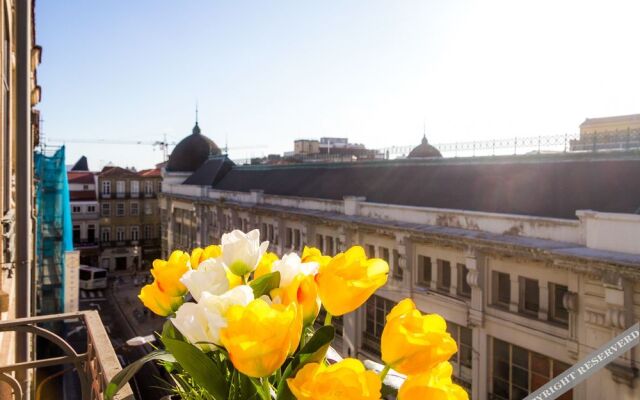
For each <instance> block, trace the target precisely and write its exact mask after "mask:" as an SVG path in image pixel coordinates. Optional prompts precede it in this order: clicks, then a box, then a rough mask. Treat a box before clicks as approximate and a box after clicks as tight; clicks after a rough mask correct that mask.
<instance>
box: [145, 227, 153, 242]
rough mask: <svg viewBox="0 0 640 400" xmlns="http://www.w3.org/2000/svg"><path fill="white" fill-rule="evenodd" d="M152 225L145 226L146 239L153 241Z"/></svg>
mask: <svg viewBox="0 0 640 400" xmlns="http://www.w3.org/2000/svg"><path fill="white" fill-rule="evenodd" d="M151 229H152V228H151V225H145V226H144V239H153V238H152V237H151Z"/></svg>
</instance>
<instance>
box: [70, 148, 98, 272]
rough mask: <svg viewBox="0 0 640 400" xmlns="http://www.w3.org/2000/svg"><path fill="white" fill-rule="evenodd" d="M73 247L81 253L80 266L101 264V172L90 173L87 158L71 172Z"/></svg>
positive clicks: (78, 163) (82, 158) (75, 165)
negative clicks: (99, 191) (99, 173)
mask: <svg viewBox="0 0 640 400" xmlns="http://www.w3.org/2000/svg"><path fill="white" fill-rule="evenodd" d="M67 177H68V179H69V197H70V200H71V218H72V223H73V248H74V249H75V250H78V251H80V264H82V265H89V266H92V267H97V266H99V265H100V263H99V256H100V247H99V244H100V242H99V238H98V232H99V231H100V212H99V211H100V208H99V204H98V185H97V173H96V172H92V171H89V165H88V162H87V158H86V157H84V156H82V157H81V158H80V159H79V160H78V161H77V162H76V163H75V164H74V165H73V167H72V168H71V169H70V170H69V171H68V172H67Z"/></svg>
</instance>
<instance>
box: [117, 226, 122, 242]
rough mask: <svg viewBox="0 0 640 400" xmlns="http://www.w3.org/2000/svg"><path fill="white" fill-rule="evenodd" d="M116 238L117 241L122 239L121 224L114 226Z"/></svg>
mask: <svg viewBox="0 0 640 400" xmlns="http://www.w3.org/2000/svg"><path fill="white" fill-rule="evenodd" d="M116 240H117V241H122V240H124V227H123V226H119V227H117V228H116Z"/></svg>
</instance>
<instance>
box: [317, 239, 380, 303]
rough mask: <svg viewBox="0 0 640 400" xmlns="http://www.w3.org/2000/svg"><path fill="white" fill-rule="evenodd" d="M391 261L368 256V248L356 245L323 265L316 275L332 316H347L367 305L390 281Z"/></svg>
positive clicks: (322, 297)
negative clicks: (375, 293)
mask: <svg viewBox="0 0 640 400" xmlns="http://www.w3.org/2000/svg"><path fill="white" fill-rule="evenodd" d="M388 273H389V264H387V262H386V261H384V260H381V259H379V258H372V259H367V256H366V255H365V252H364V249H363V248H362V247H360V246H354V247H352V248H350V249H349V250H347V251H346V252H345V253H340V254H338V255H336V256H335V257H333V258H332V259H331V261H329V263H327V264H325V265H321V266H320V270H319V271H318V274H317V275H316V282H317V283H318V292H319V294H320V300H322V304H323V305H324V307H325V308H326V309H327V311H328V312H329V313H331V314H332V315H336V316H339V315H343V314H346V313H348V312H351V311H353V310H355V309H356V308H358V307H360V306H361V305H362V304H364V302H365V301H367V299H368V298H369V297H371V295H372V294H373V293H374V292H375V291H376V290H378V288H380V287H381V286H383V285H384V284H385V283H386V282H387V274H388Z"/></svg>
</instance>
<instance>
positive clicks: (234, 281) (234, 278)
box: [225, 267, 242, 289]
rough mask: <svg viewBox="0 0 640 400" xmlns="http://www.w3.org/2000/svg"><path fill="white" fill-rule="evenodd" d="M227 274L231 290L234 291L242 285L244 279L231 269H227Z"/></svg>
mask: <svg viewBox="0 0 640 400" xmlns="http://www.w3.org/2000/svg"><path fill="white" fill-rule="evenodd" d="M225 272H226V273H227V280H228V281H229V289H233V288H234V287H236V286H240V285H242V277H241V276H238V275H236V274H234V273H233V272H231V270H229V268H226V267H225Z"/></svg>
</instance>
